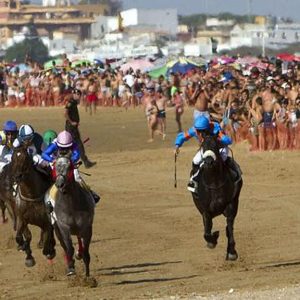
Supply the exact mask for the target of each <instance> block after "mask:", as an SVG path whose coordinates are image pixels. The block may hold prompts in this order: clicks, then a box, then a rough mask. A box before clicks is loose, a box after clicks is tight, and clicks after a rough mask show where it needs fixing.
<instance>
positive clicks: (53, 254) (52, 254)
mask: <svg viewBox="0 0 300 300" xmlns="http://www.w3.org/2000/svg"><path fill="white" fill-rule="evenodd" d="M55 256H56V253H55V252H54V253H51V254H47V255H46V258H47V259H48V260H52V259H53V258H54V257H55Z"/></svg>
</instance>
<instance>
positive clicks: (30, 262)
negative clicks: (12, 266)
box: [23, 225, 35, 267]
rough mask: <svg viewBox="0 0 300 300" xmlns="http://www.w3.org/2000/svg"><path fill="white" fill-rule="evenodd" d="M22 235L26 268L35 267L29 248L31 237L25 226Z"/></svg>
mask: <svg viewBox="0 0 300 300" xmlns="http://www.w3.org/2000/svg"><path fill="white" fill-rule="evenodd" d="M23 235H24V238H25V242H24V251H25V253H26V259H25V265H26V267H33V266H34V265H35V259H34V257H33V256H32V251H31V248H30V243H31V239H32V235H31V231H30V230H29V228H28V226H27V225H26V226H25V228H24V232H23Z"/></svg>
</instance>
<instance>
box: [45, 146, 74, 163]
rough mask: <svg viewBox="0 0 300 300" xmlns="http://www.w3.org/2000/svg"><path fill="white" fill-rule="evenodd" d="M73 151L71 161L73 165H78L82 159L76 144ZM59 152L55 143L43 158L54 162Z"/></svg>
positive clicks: (47, 149) (48, 148) (49, 147)
mask: <svg viewBox="0 0 300 300" xmlns="http://www.w3.org/2000/svg"><path fill="white" fill-rule="evenodd" d="M71 151H72V156H71V160H72V162H73V163H76V162H77V161H78V160H79V158H80V152H79V149H78V147H77V145H76V144H75V143H73V146H72V148H71ZM57 152H58V146H57V144H56V142H53V143H51V144H50V145H49V146H48V147H47V148H46V150H45V151H44V152H43V153H42V158H43V159H44V160H46V161H48V162H53V161H54V160H55V159H56V156H57Z"/></svg>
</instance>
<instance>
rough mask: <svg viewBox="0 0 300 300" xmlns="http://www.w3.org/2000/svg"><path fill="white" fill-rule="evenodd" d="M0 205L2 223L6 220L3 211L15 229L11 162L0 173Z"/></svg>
mask: <svg viewBox="0 0 300 300" xmlns="http://www.w3.org/2000/svg"><path fill="white" fill-rule="evenodd" d="M0 207H1V212H2V223H5V222H6V221H7V218H6V215H5V211H6V209H7V210H8V213H9V215H10V217H11V219H12V221H13V227H14V229H16V216H15V212H14V208H15V197H14V191H13V178H12V172H11V164H7V165H6V166H5V167H4V168H3V169H2V172H1V174H0Z"/></svg>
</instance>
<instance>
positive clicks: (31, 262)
mask: <svg viewBox="0 0 300 300" xmlns="http://www.w3.org/2000/svg"><path fill="white" fill-rule="evenodd" d="M34 265H35V259H34V258H31V259H25V266H26V267H28V268H31V267H33V266H34Z"/></svg>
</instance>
